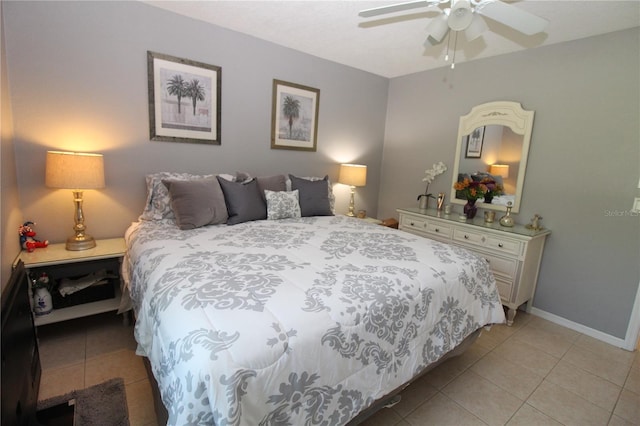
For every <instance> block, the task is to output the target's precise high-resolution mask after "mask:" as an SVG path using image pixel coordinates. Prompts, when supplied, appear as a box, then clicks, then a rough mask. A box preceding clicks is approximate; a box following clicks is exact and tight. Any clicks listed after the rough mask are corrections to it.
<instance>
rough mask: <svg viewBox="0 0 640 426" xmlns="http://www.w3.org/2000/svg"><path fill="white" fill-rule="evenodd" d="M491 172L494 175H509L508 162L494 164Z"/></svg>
mask: <svg viewBox="0 0 640 426" xmlns="http://www.w3.org/2000/svg"><path fill="white" fill-rule="evenodd" d="M489 173H490V174H491V175H493V176H500V177H503V178H508V177H509V166H508V165H506V164H494V165H492V166H491V168H490V169H489Z"/></svg>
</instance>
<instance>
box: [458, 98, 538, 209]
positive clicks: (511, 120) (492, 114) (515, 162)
mask: <svg viewBox="0 0 640 426" xmlns="http://www.w3.org/2000/svg"><path fill="white" fill-rule="evenodd" d="M533 115H534V112H533V111H525V110H524V109H522V107H521V106H520V104H519V103H517V102H489V103H486V104H482V105H478V106H476V107H473V108H472V109H471V112H470V113H469V114H467V115H465V116H462V117H460V124H459V126H458V143H457V148H456V156H455V161H454V166H453V182H452V183H451V191H452V194H451V203H454V204H466V202H467V200H466V198H465V197H464V196H463V195H462V194H461V193H459V192H458V191H456V190H455V189H453V185H454V184H455V183H456V182H458V180H462V179H463V178H464V177H468V178H470V179H471V180H475V181H481V180H482V179H484V180H485V182H495V183H496V185H501V186H502V191H501V194H500V195H495V196H494V197H493V199H490V197H487V198H486V199H485V200H483V199H482V198H479V199H478V201H477V202H476V205H477V206H478V207H479V208H483V209H490V210H505V209H506V206H507V202H509V201H510V202H511V203H512V206H513V207H512V210H511V211H512V212H514V213H517V212H518V211H519V210H520V201H521V200H522V187H523V184H524V176H525V171H526V168H527V155H528V153H529V143H530V141H531V129H532V128H533ZM456 192H458V194H456Z"/></svg>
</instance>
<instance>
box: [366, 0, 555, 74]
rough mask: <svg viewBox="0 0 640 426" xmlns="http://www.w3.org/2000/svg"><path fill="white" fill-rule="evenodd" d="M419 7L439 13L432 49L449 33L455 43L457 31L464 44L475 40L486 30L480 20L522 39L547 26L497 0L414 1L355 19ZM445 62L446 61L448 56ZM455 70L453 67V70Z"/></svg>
mask: <svg viewBox="0 0 640 426" xmlns="http://www.w3.org/2000/svg"><path fill="white" fill-rule="evenodd" d="M421 7H428V8H431V10H434V11H437V12H439V15H438V16H437V17H436V18H434V19H432V20H431V22H429V25H428V26H427V40H426V42H425V44H427V43H428V44H431V45H435V44H438V43H440V42H442V40H443V39H444V37H445V35H447V34H448V33H449V30H451V31H453V32H454V35H455V36H456V42H457V33H458V32H460V31H464V34H465V36H466V38H467V40H469V41H471V40H475V39H476V38H478V37H480V36H481V35H482V33H484V32H485V31H486V30H487V29H488V27H487V24H486V23H485V21H484V19H483V17H487V18H489V19H492V20H494V21H496V22H500V23H501V24H504V25H506V26H508V27H510V28H513V29H514V30H516V31H518V32H521V33H523V34H525V35H534V34H537V33H540V32H543V31H544V30H545V28H546V27H547V25H548V24H549V21H547V20H546V19H544V18H541V17H539V16H536V15H534V14H532V13H529V12H527V11H525V10H522V9H519V8H517V7H515V6H512V5H510V4H507V3H504V2H502V1H500V0H417V1H410V2H407V3H398V4H393V5H389V6H382V7H376V8H372V9H366V10H362V11H360V13H359V14H358V15H359V16H361V17H364V18H370V17H373V16H378V15H383V14H386V13H394V12H401V11H404V10H410V9H417V8H421ZM454 46H455V45H454ZM447 50H448V49H447ZM454 52H455V47H454ZM454 54H455V53H454ZM445 60H448V53H447V58H445ZM454 66H455V65H454V64H452V68H453V67H454Z"/></svg>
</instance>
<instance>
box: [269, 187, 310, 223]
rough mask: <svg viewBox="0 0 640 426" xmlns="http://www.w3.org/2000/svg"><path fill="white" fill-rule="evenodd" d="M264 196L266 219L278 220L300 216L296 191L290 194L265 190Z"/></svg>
mask: <svg viewBox="0 0 640 426" xmlns="http://www.w3.org/2000/svg"><path fill="white" fill-rule="evenodd" d="M264 194H265V198H266V199H267V219H269V220H278V219H286V218H288V217H300V216H301V213H300V203H299V201H298V190H297V189H296V190H293V191H291V192H287V191H269V190H268V189H266V190H265V191H264Z"/></svg>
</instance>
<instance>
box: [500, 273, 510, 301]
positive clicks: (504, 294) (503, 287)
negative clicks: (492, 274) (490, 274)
mask: <svg viewBox="0 0 640 426" xmlns="http://www.w3.org/2000/svg"><path fill="white" fill-rule="evenodd" d="M496 284H497V286H498V294H500V299H501V300H502V301H503V302H510V301H511V290H513V284H512V283H510V282H508V281H503V280H501V279H498V278H496Z"/></svg>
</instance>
